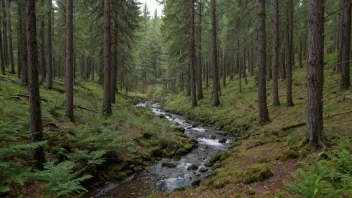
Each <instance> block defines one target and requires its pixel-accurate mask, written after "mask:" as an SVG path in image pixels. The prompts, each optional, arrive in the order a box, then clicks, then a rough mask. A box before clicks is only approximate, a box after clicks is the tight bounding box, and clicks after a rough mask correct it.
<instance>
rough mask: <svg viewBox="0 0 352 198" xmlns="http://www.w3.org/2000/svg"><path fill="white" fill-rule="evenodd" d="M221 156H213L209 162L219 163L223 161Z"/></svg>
mask: <svg viewBox="0 0 352 198" xmlns="http://www.w3.org/2000/svg"><path fill="white" fill-rule="evenodd" d="M221 156H222V155H221V154H215V155H213V156H211V158H210V160H209V162H210V163H212V164H214V163H215V162H217V161H219V160H220V159H221Z"/></svg>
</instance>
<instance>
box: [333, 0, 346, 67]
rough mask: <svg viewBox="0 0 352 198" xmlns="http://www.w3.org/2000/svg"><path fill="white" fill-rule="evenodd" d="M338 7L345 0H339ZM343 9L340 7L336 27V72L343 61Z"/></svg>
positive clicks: (342, 4) (341, 5)
mask: <svg viewBox="0 0 352 198" xmlns="http://www.w3.org/2000/svg"><path fill="white" fill-rule="evenodd" d="M340 1H341V2H340V7H341V8H343V6H344V3H345V0H340ZM344 11H345V9H340V14H339V28H338V41H337V64H336V68H335V70H336V72H337V73H340V72H341V67H342V62H343V46H344V43H343V31H344V27H343V25H344V15H345V13H344Z"/></svg>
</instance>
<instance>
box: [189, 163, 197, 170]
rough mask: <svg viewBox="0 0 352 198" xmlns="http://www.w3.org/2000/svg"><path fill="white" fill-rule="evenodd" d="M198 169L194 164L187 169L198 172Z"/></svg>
mask: <svg viewBox="0 0 352 198" xmlns="http://www.w3.org/2000/svg"><path fill="white" fill-rule="evenodd" d="M197 169H198V165H197V164H192V165H189V166H188V167H187V170H197Z"/></svg>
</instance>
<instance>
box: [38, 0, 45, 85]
mask: <svg viewBox="0 0 352 198" xmlns="http://www.w3.org/2000/svg"><path fill="white" fill-rule="evenodd" d="M41 5H42V6H43V7H44V5H45V4H44V0H41ZM44 18H45V16H44V15H43V18H42V19H41V22H40V30H39V35H40V66H41V70H42V80H41V82H44V81H45V78H46V68H45V67H46V65H45V34H44V28H45V21H44Z"/></svg>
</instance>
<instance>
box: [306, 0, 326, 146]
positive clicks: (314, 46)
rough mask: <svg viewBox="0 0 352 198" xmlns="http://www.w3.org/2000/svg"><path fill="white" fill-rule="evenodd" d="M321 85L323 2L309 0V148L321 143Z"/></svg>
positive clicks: (322, 130) (322, 82)
mask: <svg viewBox="0 0 352 198" xmlns="http://www.w3.org/2000/svg"><path fill="white" fill-rule="evenodd" d="M323 84H324V1H322V0H309V6H308V66H307V107H306V111H307V130H306V138H307V142H308V144H309V145H310V146H311V147H315V148H320V147H325V146H324V143H323V139H324V138H325V135H324V128H323V101H322V99H323Z"/></svg>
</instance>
